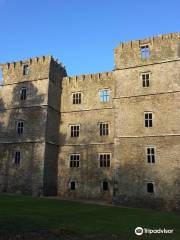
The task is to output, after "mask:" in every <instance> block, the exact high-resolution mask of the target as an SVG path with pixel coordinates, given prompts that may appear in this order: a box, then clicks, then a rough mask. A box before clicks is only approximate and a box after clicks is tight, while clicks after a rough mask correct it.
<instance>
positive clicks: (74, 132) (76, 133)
mask: <svg viewBox="0 0 180 240" xmlns="http://www.w3.org/2000/svg"><path fill="white" fill-rule="evenodd" d="M69 127H70V137H71V138H79V137H80V130H81V127H80V124H79V123H77V124H70V125H69ZM77 127H78V128H79V129H78V130H75V129H74V128H77Z"/></svg>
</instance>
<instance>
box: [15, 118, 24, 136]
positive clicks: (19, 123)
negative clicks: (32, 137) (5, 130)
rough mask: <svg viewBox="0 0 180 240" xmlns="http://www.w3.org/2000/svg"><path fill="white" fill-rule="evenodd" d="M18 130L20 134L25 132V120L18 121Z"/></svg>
mask: <svg viewBox="0 0 180 240" xmlns="http://www.w3.org/2000/svg"><path fill="white" fill-rule="evenodd" d="M16 130H17V133H18V134H19V135H20V134H23V130H24V122H23V121H17V122H16Z"/></svg>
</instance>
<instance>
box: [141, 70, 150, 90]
mask: <svg viewBox="0 0 180 240" xmlns="http://www.w3.org/2000/svg"><path fill="white" fill-rule="evenodd" d="M142 86H143V87H149V73H144V74H142Z"/></svg>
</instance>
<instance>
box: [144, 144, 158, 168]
mask: <svg viewBox="0 0 180 240" xmlns="http://www.w3.org/2000/svg"><path fill="white" fill-rule="evenodd" d="M152 149H153V150H154V153H152V151H151V150H152ZM148 150H150V151H148ZM148 152H149V153H148ZM156 155H157V154H156V147H155V146H153V145H147V146H146V147H145V156H146V163H147V164H152V165H154V164H156V159H157V156H156Z"/></svg>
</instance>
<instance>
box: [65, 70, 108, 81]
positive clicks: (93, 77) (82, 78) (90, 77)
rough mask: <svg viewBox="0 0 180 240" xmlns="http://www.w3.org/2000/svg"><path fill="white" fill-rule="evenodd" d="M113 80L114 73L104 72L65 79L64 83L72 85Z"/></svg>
mask: <svg viewBox="0 0 180 240" xmlns="http://www.w3.org/2000/svg"><path fill="white" fill-rule="evenodd" d="M109 78H112V72H103V73H95V74H84V75H79V76H72V77H64V78H63V81H64V83H67V84H71V83H78V82H84V81H90V80H95V81H99V80H100V81H102V80H106V79H109Z"/></svg>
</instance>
